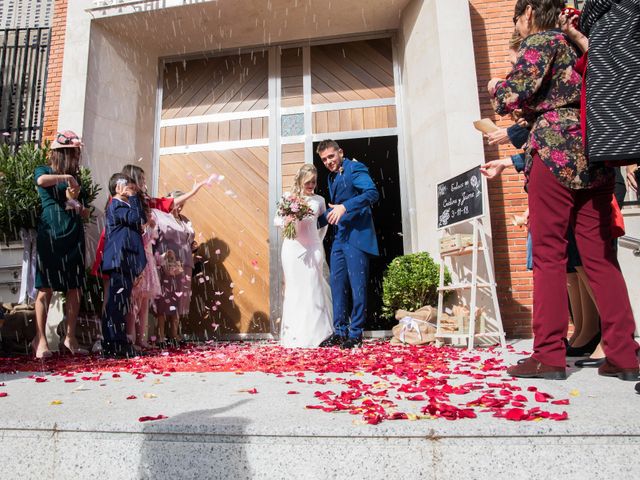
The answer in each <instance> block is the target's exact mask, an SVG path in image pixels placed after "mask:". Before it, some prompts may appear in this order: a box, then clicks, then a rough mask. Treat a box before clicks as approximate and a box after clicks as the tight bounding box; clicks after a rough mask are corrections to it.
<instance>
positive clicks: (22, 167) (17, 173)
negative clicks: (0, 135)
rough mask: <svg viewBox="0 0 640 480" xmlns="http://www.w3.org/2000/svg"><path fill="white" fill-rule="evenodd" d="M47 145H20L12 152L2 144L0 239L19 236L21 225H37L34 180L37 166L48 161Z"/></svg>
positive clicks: (9, 239)
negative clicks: (40, 146) (42, 146)
mask: <svg viewBox="0 0 640 480" xmlns="http://www.w3.org/2000/svg"><path fill="white" fill-rule="evenodd" d="M47 152H48V146H45V147H44V148H39V147H37V146H36V145H33V144H29V143H28V144H24V145H21V146H20V147H19V148H18V150H17V151H16V152H15V153H13V152H12V151H11V148H10V147H9V145H6V144H5V145H2V146H0V240H2V241H4V242H5V243H6V242H9V241H12V240H18V239H19V238H20V229H21V228H26V229H30V228H31V229H32V228H36V224H37V221H38V216H39V215H40V198H38V193H37V191H36V186H35V184H34V182H33V172H34V171H35V169H36V167H39V166H41V165H46V164H47Z"/></svg>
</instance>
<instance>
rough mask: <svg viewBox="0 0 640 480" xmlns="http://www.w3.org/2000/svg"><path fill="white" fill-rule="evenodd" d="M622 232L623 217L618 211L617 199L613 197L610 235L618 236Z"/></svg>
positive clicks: (620, 235)
mask: <svg viewBox="0 0 640 480" xmlns="http://www.w3.org/2000/svg"><path fill="white" fill-rule="evenodd" d="M624 233H625V232H624V217H623V216H622V212H621V211H620V206H619V205H618V200H616V197H613V198H612V200H611V236H612V237H613V238H618V237H622V236H623V235H624Z"/></svg>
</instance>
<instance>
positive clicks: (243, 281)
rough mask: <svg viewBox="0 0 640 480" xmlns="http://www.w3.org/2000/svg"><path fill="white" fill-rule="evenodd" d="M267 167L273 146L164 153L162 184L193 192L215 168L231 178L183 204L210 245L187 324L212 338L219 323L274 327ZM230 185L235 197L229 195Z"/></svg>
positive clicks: (242, 328)
mask: <svg viewBox="0 0 640 480" xmlns="http://www.w3.org/2000/svg"><path fill="white" fill-rule="evenodd" d="M258 172H260V173H258ZM267 172H268V149H267V148H251V149H238V150H235V151H226V152H206V153H194V154H188V155H164V156H161V157H160V185H161V190H163V189H165V190H167V189H176V188H179V189H182V190H188V189H189V188H190V187H191V184H192V183H193V181H194V180H195V179H197V178H206V177H207V176H209V175H211V173H217V174H220V175H224V176H225V180H224V181H223V183H222V184H221V185H214V186H212V187H211V188H205V189H203V190H201V192H200V193H198V195H197V196H196V197H194V198H193V199H192V200H189V202H187V204H186V206H185V209H184V214H185V215H186V216H187V217H189V218H190V219H191V221H192V222H193V224H194V227H195V230H196V239H197V240H198V241H199V242H200V243H201V244H203V247H202V248H201V250H208V260H209V261H208V263H207V264H206V265H205V274H206V275H207V276H208V277H209V280H208V281H205V282H204V283H199V281H198V279H194V282H193V287H194V298H193V301H192V304H191V315H190V319H189V320H188V322H187V324H186V325H184V326H183V330H184V329H185V328H186V329H187V331H193V332H195V333H197V334H198V333H201V332H202V331H207V333H208V335H209V336H211V335H212V333H213V330H214V328H213V326H212V324H213V323H215V324H219V325H220V328H221V331H222V333H230V332H268V331H269V315H268V314H269V248H268V237H269V230H268V226H269V223H270V221H269V218H268V211H269V206H268V196H269V193H268V192H269V189H268V173H267ZM229 190H232V191H233V192H234V193H235V195H236V198H234V197H233V196H231V195H229V194H227V193H225V192H228V191H229ZM218 250H219V253H216V251H218ZM252 262H255V264H254V263H252ZM241 291H242V292H243V293H240V292H241ZM216 292H218V293H222V294H221V295H217V294H216ZM231 295H233V297H232V299H230V297H231ZM216 301H219V302H221V304H220V305H219V306H217V311H212V310H211V309H210V308H207V310H203V309H202V308H201V307H202V305H205V306H206V307H211V306H212V305H215V302H216Z"/></svg>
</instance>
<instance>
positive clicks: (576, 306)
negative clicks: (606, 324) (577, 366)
mask: <svg viewBox="0 0 640 480" xmlns="http://www.w3.org/2000/svg"><path fill="white" fill-rule="evenodd" d="M567 292H568V293H569V305H571V317H572V318H573V334H572V335H571V338H570V339H569V345H581V344H576V343H575V341H576V339H577V338H579V337H580V333H581V331H582V300H581V298H580V279H579V278H578V274H577V273H567Z"/></svg>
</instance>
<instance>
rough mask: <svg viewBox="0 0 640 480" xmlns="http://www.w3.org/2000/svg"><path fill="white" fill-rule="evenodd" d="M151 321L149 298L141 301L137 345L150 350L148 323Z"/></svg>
mask: <svg viewBox="0 0 640 480" xmlns="http://www.w3.org/2000/svg"><path fill="white" fill-rule="evenodd" d="M148 319H149V297H143V298H141V299H140V304H139V305H138V323H136V345H139V346H141V347H143V348H149V343H148V342H147V323H148Z"/></svg>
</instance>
